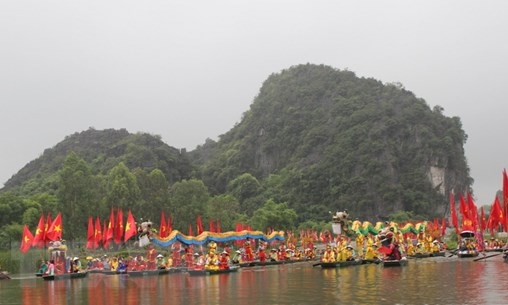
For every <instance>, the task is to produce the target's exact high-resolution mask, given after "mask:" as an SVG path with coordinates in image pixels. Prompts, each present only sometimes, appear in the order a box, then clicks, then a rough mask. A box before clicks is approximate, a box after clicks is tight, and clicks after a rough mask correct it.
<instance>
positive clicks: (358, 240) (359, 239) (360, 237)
mask: <svg viewBox="0 0 508 305" xmlns="http://www.w3.org/2000/svg"><path fill="white" fill-rule="evenodd" d="M364 242H365V236H363V234H358V235H357V236H356V254H357V255H358V256H359V257H363V244H364Z"/></svg>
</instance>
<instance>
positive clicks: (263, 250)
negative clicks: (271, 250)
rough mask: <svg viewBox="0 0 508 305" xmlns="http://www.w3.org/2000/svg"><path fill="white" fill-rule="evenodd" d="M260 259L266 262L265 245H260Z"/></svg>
mask: <svg viewBox="0 0 508 305" xmlns="http://www.w3.org/2000/svg"><path fill="white" fill-rule="evenodd" d="M258 259H259V261H260V262H266V252H265V247H264V246H260V247H259V251H258Z"/></svg>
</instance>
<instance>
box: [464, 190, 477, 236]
mask: <svg viewBox="0 0 508 305" xmlns="http://www.w3.org/2000/svg"><path fill="white" fill-rule="evenodd" d="M467 206H468V210H469V219H470V220H471V221H472V223H473V231H475V232H476V230H477V229H478V209H477V208H476V204H475V202H474V200H473V196H471V193H469V192H468V193H467Z"/></svg>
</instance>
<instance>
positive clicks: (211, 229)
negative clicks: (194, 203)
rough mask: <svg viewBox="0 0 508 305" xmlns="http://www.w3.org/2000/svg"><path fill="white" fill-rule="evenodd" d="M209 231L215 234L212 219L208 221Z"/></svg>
mask: <svg viewBox="0 0 508 305" xmlns="http://www.w3.org/2000/svg"><path fill="white" fill-rule="evenodd" d="M209 226H210V227H209V229H208V231H210V232H212V233H215V228H214V222H213V220H212V219H210V225H209Z"/></svg>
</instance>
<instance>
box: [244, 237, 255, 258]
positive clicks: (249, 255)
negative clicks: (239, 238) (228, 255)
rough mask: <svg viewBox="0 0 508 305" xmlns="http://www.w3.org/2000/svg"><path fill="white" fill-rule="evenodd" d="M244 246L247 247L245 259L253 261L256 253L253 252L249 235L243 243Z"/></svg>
mask: <svg viewBox="0 0 508 305" xmlns="http://www.w3.org/2000/svg"><path fill="white" fill-rule="evenodd" d="M243 248H244V249H245V261H246V262H252V261H253V260H254V253H252V245H251V241H250V238H249V237H247V240H246V241H245V242H244V243H243Z"/></svg>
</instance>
